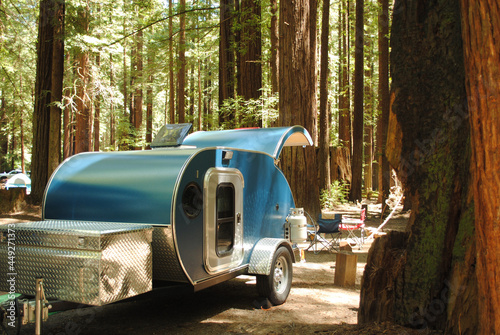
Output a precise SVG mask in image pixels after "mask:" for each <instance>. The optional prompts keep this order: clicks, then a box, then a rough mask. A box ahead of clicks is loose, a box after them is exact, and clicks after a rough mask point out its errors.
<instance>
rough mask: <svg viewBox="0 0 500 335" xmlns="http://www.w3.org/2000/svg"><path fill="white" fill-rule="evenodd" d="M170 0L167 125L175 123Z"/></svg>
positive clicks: (169, 3)
mask: <svg viewBox="0 0 500 335" xmlns="http://www.w3.org/2000/svg"><path fill="white" fill-rule="evenodd" d="M172 7H173V6H172V0H168V16H169V18H168V34H169V36H170V39H169V41H168V64H169V69H168V78H169V80H168V84H169V90H168V92H169V99H168V101H169V108H168V110H169V123H171V124H173V123H175V83H174V46H173V37H172V36H173V23H172Z"/></svg>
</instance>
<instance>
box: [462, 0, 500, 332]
mask: <svg viewBox="0 0 500 335" xmlns="http://www.w3.org/2000/svg"><path fill="white" fill-rule="evenodd" d="M461 4H462V35H463V40H464V51H465V52H464V54H465V71H466V74H467V97H468V105H469V115H470V125H471V143H472V158H473V159H472V162H473V163H472V173H473V183H472V187H473V190H474V200H475V201H474V203H475V219H476V248H477V256H478V257H477V267H476V273H477V281H478V293H479V294H478V299H479V303H478V306H479V325H480V326H479V328H480V333H481V334H500V245H499V243H500V197H499V194H500V154H499V153H498V148H499V146H500V137H499V134H500V118H499V115H500V100H499V97H500V82H499V80H500V50H499V47H498V42H499V41H500V6H499V4H498V1H497V0H475V1H470V0H462V1H461ZM460 121H461V122H465V121H464V120H460Z"/></svg>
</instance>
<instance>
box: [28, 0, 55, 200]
mask: <svg viewBox="0 0 500 335" xmlns="http://www.w3.org/2000/svg"><path fill="white" fill-rule="evenodd" d="M53 18H54V1H53V0H43V1H41V2H40V16H39V21H38V43H37V65H36V84H35V110H34V112H33V150H32V152H33V156H32V160H31V199H32V201H33V202H34V203H40V202H41V201H42V197H43V192H44V190H45V185H46V183H47V181H48V179H49V176H48V166H47V162H48V159H49V148H48V143H49V129H50V101H51V96H50V90H51V88H52V86H51V78H52V51H53V46H52V43H53V40H54V26H53V25H52V24H45V23H46V22H52V20H53Z"/></svg>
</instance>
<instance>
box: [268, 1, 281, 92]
mask: <svg viewBox="0 0 500 335" xmlns="http://www.w3.org/2000/svg"><path fill="white" fill-rule="evenodd" d="M270 5H271V91H272V92H273V93H278V92H279V52H278V50H279V25H278V0H271V3H270Z"/></svg>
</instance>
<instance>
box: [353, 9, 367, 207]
mask: <svg viewBox="0 0 500 335" xmlns="http://www.w3.org/2000/svg"><path fill="white" fill-rule="evenodd" d="M363 41H364V1H363V0H356V52H355V57H354V118H353V122H352V135H353V136H352V157H351V170H352V181H351V191H350V193H349V200H350V201H356V200H358V201H361V200H362V197H361V186H362V176H363V121H364V120H363V101H364V99H363V97H364V80H363V79H364V72H365V70H364V59H363V55H364V52H363V47H364V42H363Z"/></svg>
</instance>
